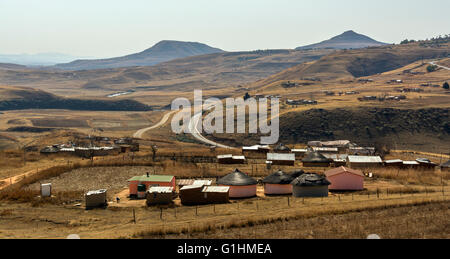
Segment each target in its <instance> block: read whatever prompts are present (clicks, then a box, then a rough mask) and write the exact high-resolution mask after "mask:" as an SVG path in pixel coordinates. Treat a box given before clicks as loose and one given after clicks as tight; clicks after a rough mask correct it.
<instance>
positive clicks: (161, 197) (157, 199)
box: [147, 193, 174, 206]
mask: <svg viewBox="0 0 450 259" xmlns="http://www.w3.org/2000/svg"><path fill="white" fill-rule="evenodd" d="M173 196H174V195H173V193H147V205H148V206H150V205H155V204H169V203H171V202H172V199H173Z"/></svg>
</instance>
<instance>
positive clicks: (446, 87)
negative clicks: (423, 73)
mask: <svg viewBox="0 0 450 259" xmlns="http://www.w3.org/2000/svg"><path fill="white" fill-rule="evenodd" d="M442 88H444V89H445V90H448V89H449V85H448V83H447V82H445V83H444V84H443V85H442Z"/></svg>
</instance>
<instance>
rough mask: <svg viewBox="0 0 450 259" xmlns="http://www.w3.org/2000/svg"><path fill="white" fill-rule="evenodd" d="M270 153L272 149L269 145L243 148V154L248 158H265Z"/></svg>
mask: <svg viewBox="0 0 450 259" xmlns="http://www.w3.org/2000/svg"><path fill="white" fill-rule="evenodd" d="M269 151H270V147H269V146H267V145H254V146H249V147H242V154H243V155H245V156H247V157H264V156H265V155H266V153H268V152H269Z"/></svg>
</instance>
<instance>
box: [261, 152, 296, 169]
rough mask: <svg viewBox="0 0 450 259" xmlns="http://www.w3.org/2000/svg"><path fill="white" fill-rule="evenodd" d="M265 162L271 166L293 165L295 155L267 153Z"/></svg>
mask: <svg viewBox="0 0 450 259" xmlns="http://www.w3.org/2000/svg"><path fill="white" fill-rule="evenodd" d="M266 160H267V162H270V164H272V165H289V166H293V165H295V154H293V153H267V159H266Z"/></svg>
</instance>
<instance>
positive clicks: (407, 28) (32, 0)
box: [0, 0, 450, 57]
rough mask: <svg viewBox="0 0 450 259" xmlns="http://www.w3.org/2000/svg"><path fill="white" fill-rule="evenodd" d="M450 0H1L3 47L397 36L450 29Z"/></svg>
mask: <svg viewBox="0 0 450 259" xmlns="http://www.w3.org/2000/svg"><path fill="white" fill-rule="evenodd" d="M449 10H450V1H449V0H371V1H364V0H308V1H306V0H223V1H222V0H126V1H125V0H120V1H119V0H0V35H1V36H0V54H16V53H31V54H33V53H39V52H61V53H66V54H72V55H77V56H94V57H113V56H120V55H125V54H130V53H134V52H138V51H142V50H144V49H146V48H149V47H151V46H152V45H153V44H155V43H157V42H158V41H160V40H165V39H170V40H181V41H197V42H202V43H206V44H208V45H211V46H213V47H218V48H221V49H224V50H227V51H236V50H255V49H274V48H295V47H298V46H301V45H306V44H310V43H315V42H318V41H322V40H324V39H328V38H330V37H332V36H335V35H337V34H340V33H342V32H344V31H346V30H350V29H351V30H355V31H356V32H359V33H362V34H366V35H368V36H370V37H372V38H374V39H376V40H379V41H383V42H389V43H398V42H400V41H401V40H403V39H405V38H408V39H410V38H413V39H425V38H430V37H433V36H437V35H440V34H448V33H450V29H449V28H450V16H449V13H448V12H449Z"/></svg>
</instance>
